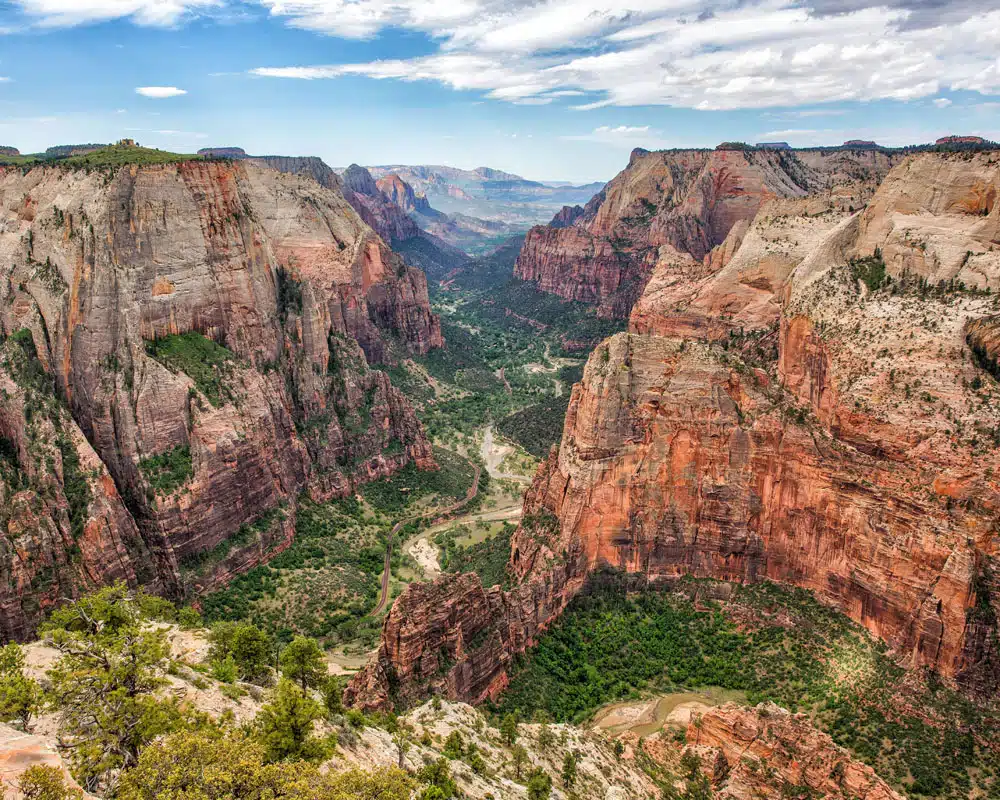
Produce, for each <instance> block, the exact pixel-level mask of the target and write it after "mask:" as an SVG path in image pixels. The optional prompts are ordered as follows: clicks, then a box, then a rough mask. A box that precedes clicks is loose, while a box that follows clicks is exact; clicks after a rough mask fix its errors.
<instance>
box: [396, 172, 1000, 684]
mask: <svg viewBox="0 0 1000 800" xmlns="http://www.w3.org/2000/svg"><path fill="white" fill-rule="evenodd" d="M998 186H1000V166H998V165H997V164H996V162H995V160H994V159H993V158H992V157H991V155H990V154H980V155H975V156H971V155H958V154H956V155H943V154H924V155H919V156H914V157H912V158H910V159H907V160H905V161H903V162H902V163H900V164H899V165H898V166H897V167H895V168H894V169H893V170H892V171H891V173H890V174H889V175H888V176H887V177H886V178H885V180H884V181H883V182H882V183H881V185H880V186H879V188H878V191H877V193H876V194H875V195H874V196H873V197H872V198H871V199H870V201H869V202H868V204H867V206H866V207H865V208H864V210H863V211H861V212H852V211H851V205H852V204H853V202H854V201H849V202H847V203H846V204H844V203H842V202H841V201H840V200H837V199H835V198H831V197H830V196H829V195H821V196H820V197H818V198H815V199H804V200H801V201H787V200H780V201H771V202H769V203H767V204H765V205H764V206H762V207H761V209H760V210H759V211H758V213H757V216H756V217H755V218H754V220H752V221H751V222H750V223H749V224H748V226H747V228H746V230H745V232H744V233H743V234H742V235H741V236H740V240H739V243H734V244H733V247H732V252H731V253H730V254H729V255H726V256H725V257H720V258H718V259H716V258H712V259H709V263H707V264H705V263H704V262H703V269H704V270H705V272H704V273H703V274H701V275H700V276H698V277H696V278H694V279H693V280H689V281H687V282H685V281H683V280H681V279H679V278H678V262H677V261H676V260H674V259H662V260H661V261H660V262H658V264H657V265H656V268H655V269H654V271H653V274H652V277H651V279H650V281H649V286H647V289H646V293H645V294H644V296H643V298H642V299H641V300H640V302H639V303H638V304H637V305H636V308H635V310H634V312H633V315H632V323H631V326H630V327H631V330H630V332H628V333H623V334H619V335H617V336H615V337H613V338H612V339H610V340H608V341H607V342H605V343H604V344H603V345H601V346H599V347H598V348H597V349H596V350H595V351H594V353H593V354H592V355H591V358H590V360H589V362H588V364H587V367H586V370H585V372H584V377H583V381H582V383H581V384H579V385H577V386H576V387H574V390H573V394H572V398H571V402H570V406H569V410H568V413H567V416H566V422H565V429H564V434H563V440H562V445H561V447H560V449H559V451H558V454H555V453H554V454H553V455H552V456H551V457H550V458H549V459H548V461H547V462H546V463H545V464H543V466H542V467H541V468H540V471H539V474H538V475H537V476H536V480H535V483H534V485H533V487H532V489H531V491H530V492H529V493H528V495H527V496H526V499H525V509H524V511H525V515H524V522H523V524H522V526H521V528H520V529H519V530H518V532H517V533H516V534H515V536H514V539H513V542H512V554H511V561H510V565H509V569H510V571H511V573H512V574H513V575H514V576H515V577H516V578H517V580H518V581H519V583H520V586H519V588H518V589H516V590H514V592H515V593H517V592H523V591H528V588H527V587H535V590H536V591H543V587H544V586H545V585H547V584H548V585H552V583H553V582H552V580H551V575H552V574H553V571H554V570H561V571H562V572H563V573H564V574H566V576H567V577H566V579H565V580H564V581H563V582H562V588H561V589H559V602H558V603H554V602H552V600H551V599H550V600H549V601H548V602H547V603H545V604H544V605H543V606H542V607H543V608H545V609H546V610H547V611H548V613H549V614H550V615H552V614H554V613H556V612H557V611H558V609H559V608H560V607H561V605H563V604H564V603H565V602H566V595H567V593H568V592H571V591H573V588H574V587H576V586H578V585H580V583H581V581H582V578H583V576H585V575H586V574H587V573H588V572H589V571H591V570H594V569H596V568H599V567H601V566H603V565H612V566H614V567H617V568H619V569H621V570H625V571H628V572H636V573H642V574H644V575H645V576H647V577H648V578H650V579H653V580H655V579H657V578H660V577H662V578H669V577H675V576H680V575H685V574H692V575H697V576H705V577H713V578H718V579H723V580H730V581H753V580H759V579H763V578H768V579H772V580H777V581H782V582H787V583H790V584H794V585H797V586H802V587H805V588H808V589H810V590H812V591H813V592H815V593H816V595H817V596H818V597H820V598H821V599H823V600H825V601H826V602H828V603H830V604H832V605H834V606H836V607H838V608H840V609H842V610H843V611H844V612H845V613H846V614H848V615H849V616H850V617H852V618H853V619H855V620H856V621H858V622H859V623H861V624H862V625H864V626H865V627H866V628H868V629H869V630H870V631H872V632H873V633H874V634H876V635H878V636H880V637H882V638H883V639H884V640H885V641H886V642H887V643H888V644H889V645H890V646H891V647H892V648H893V649H894V651H895V652H896V653H897V654H898V656H899V658H900V659H901V660H902V661H903V662H904V663H906V664H908V665H910V666H914V667H919V666H926V667H929V668H932V669H934V670H936V671H937V672H938V673H939V674H941V675H943V676H945V677H947V678H949V679H952V680H954V681H955V682H957V683H958V684H959V686H960V687H962V688H963V689H964V690H965V691H966V692H967V693H969V694H971V695H981V696H990V695H995V693H996V692H997V690H998V689H1000V655H998V652H997V650H998V647H997V622H996V620H997V614H996V609H997V605H998V593H1000V587H998V585H997V578H996V576H997V574H998V568H1000V565H998V564H997V549H998V539H997V534H996V524H995V520H996V516H997V510H998V505H1000V493H998V490H1000V485H998V483H997V474H998V468H1000V452H998V450H997V448H996V442H997V441H1000V405H998V404H997V402H996V401H997V399H1000V388H998V386H997V384H996V382H995V380H994V379H993V378H992V377H991V376H990V374H989V372H988V371H987V370H986V369H984V366H986V367H988V365H989V363H994V364H995V360H992V361H991V359H994V358H995V356H994V355H993V353H994V352H995V342H996V338H995V335H994V333H993V330H994V327H995V321H994V320H993V319H992V318H993V317H995V315H996V314H997V310H998V296H997V289H998V288H1000V251H998V250H996V248H995V244H994V243H995V242H996V241H1000V229H998V227H1000V208H998V207H997V204H996V202H995V198H996V193H997V187H998ZM570 230H571V229H570ZM987 290H988V291H987ZM977 343H978V344H977ZM970 344H972V345H974V346H977V347H978V348H979V349H980V350H982V352H983V353H985V354H986V355H985V358H986V359H987V360H986V361H984V360H983V357H980V356H977V355H976V354H975V353H974V352H973V351H972V349H971V348H970ZM404 599H405V598H404ZM395 614H396V611H395V609H394V610H393V612H392V614H391V615H390V620H389V621H388V622H387V624H386V630H387V632H389V631H391V630H392V629H393V628H392V626H393V625H394V624H399V625H401V626H402V627H403V628H404V629H406V631H407V632H406V635H407V636H408V637H412V638H417V637H419V636H420V635H421V630H420V626H421V622H420V620H421V615H420V614H419V613H415V612H411V613H410V614H409V620H410V621H409V622H407V620H406V619H399V620H394V617H395ZM498 624H499V625H500V626H501V627H502V626H503V625H504V624H505V623H504V622H502V621H501V622H500V623H498ZM540 624H541V625H544V624H545V623H544V621H541V620H540ZM407 626H409V627H408V628H407ZM512 641H513V639H512ZM382 652H383V654H384V655H385V657H386V663H388V664H390V665H394V668H395V669H397V672H398V669H399V664H397V663H396V662H395V661H394V660H393V659H394V658H395V657H396V656H397V654H396V653H394V652H393V651H392V650H391V649H390V648H388V647H387V643H386V640H384V641H383V651H382ZM509 655H510V654H509V653H508V652H506V651H505V652H504V653H502V654H500V655H499V656H498V657H497V658H496V659H494V660H493V661H491V662H490V663H489V664H488V665H486V666H485V667H483V668H484V669H486V670H487V673H489V679H488V680H489V681H490V682H498V681H501V682H502V680H503V678H502V677H500V675H501V673H503V672H504V669H505V663H506V659H508V658H509ZM468 663H469V662H465V663H464V664H463V663H459V664H456V665H454V666H452V667H451V672H452V673H456V672H457V671H459V670H461V669H464V668H466V666H467V665H468ZM476 668H477V669H479V666H478V665H477V667H476ZM386 671H387V672H388V671H389V670H388V667H386ZM403 674H405V672H404V673H403ZM485 682H487V679H486V678H485V677H479V678H478V679H471V678H470V679H469V680H468V682H467V683H468V685H472V686H481V685H483V684H484V683H485ZM449 685H451V684H449ZM470 697H471V695H470Z"/></svg>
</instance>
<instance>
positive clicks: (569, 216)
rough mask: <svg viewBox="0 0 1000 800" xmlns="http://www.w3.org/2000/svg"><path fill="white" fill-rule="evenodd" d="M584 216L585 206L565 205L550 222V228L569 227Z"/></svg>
mask: <svg viewBox="0 0 1000 800" xmlns="http://www.w3.org/2000/svg"><path fill="white" fill-rule="evenodd" d="M582 216H583V206H563V207H562V209H560V211H559V213H558V214H556V215H555V216H554V217H553V218H552V222H550V223H549V227H550V228H568V227H569V226H570V225H572V224H573V223H574V222H576V221H577V220H578V219H580V217H582Z"/></svg>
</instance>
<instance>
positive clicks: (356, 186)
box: [340, 164, 420, 243]
mask: <svg viewBox="0 0 1000 800" xmlns="http://www.w3.org/2000/svg"><path fill="white" fill-rule="evenodd" d="M340 177H341V180H342V181H343V183H344V187H345V190H346V191H345V197H347V200H348V202H349V203H350V204H351V205H352V206H354V208H355V210H356V211H357V212H358V213H359V214H360V215H361V218H362V219H364V220H365V222H367V223H368V224H369V225H371V227H372V228H373V229H374V230H375V231H376V232H377V233H378V235H379V236H381V237H382V238H383V239H385V240H386V241H387V242H393V243H396V242H405V241H408V240H410V239H415V238H417V237H419V236H420V228H419V227H417V223H416V222H414V221H413V220H412V219H410V217H409V216H408V215H407V213H406V211H405V210H404V209H403V208H401V207H400V206H398V205H396V204H395V203H394V202H393V201H392V200H391V199H390V198H388V197H387V196H386V195H385V194H383V193H382V190H381V189H379V187H378V184H376V182H375V179H374V178H373V177H372V176H371V173H370V172H368V170H366V169H365V168H364V167H359V166H358V165H357V164H351V166H350V167H348V168H347V169H346V170H345V171H344V173H343V174H342V175H341V176H340ZM411 191H412V190H411Z"/></svg>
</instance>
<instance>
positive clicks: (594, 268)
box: [515, 147, 898, 317]
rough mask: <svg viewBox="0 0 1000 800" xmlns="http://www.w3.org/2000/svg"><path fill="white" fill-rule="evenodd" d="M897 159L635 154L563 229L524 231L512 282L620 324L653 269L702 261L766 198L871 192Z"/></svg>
mask: <svg viewBox="0 0 1000 800" xmlns="http://www.w3.org/2000/svg"><path fill="white" fill-rule="evenodd" d="M894 159H898V156H892V155H887V154H883V153H881V152H872V153H863V152H852V151H835V150H805V151H803V150H800V151H793V152H788V151H782V150H773V149H767V150H756V151H755V150H753V149H752V148H750V149H747V148H745V147H741V148H738V149H717V150H678V151H666V152H655V153H653V152H649V151H646V150H636V151H634V152H633V154H632V158H631V160H630V162H629V166H628V167H627V168H626V169H625V170H624V171H622V172H621V173H620V174H619V175H618V176H617V177H616V178H615V179H614V180H613V181H611V183H609V184H608V185H607V186H606V187H605V188H604V189H603V190H602V191H601V192H600V193H599V194H598V195H596V196H595V197H594V198H593V200H591V202H590V203H588V204H587V207H586V209H585V210H584V211H583V213H582V214H579V215H576V214H574V215H573V216H574V217H575V218H574V219H573V220H572V221H570V219H569V217H568V216H566V215H563V214H561V215H560V216H558V217H557V218H556V220H554V221H553V224H550V225H548V226H546V227H537V228H533V229H532V230H531V231H530V232H529V233H528V236H527V239H526V240H525V243H524V248H523V249H522V251H521V255H520V256H519V258H518V261H517V267H516V271H515V275H516V276H517V277H519V278H521V279H522V280H526V281H533V282H535V283H536V284H537V286H538V288H539V289H540V290H542V291H545V292H551V293H553V294H557V295H559V296H561V297H565V298H567V299H569V300H578V301H581V302H585V303H593V304H595V305H597V306H598V307H599V313H601V314H602V315H604V316H615V317H627V316H628V314H629V312H630V310H631V309H632V306H633V305H634V303H635V301H636V300H637V299H638V298H639V297H640V296H641V295H642V292H643V289H644V287H645V285H646V283H647V281H648V280H649V278H650V275H651V274H652V272H653V269H654V267H655V266H656V265H657V263H659V262H661V261H664V260H671V261H675V262H678V261H683V262H691V263H695V264H696V263H701V262H704V261H705V260H706V259H709V261H710V262H711V258H710V254H711V253H712V251H713V249H715V248H717V247H719V246H720V245H723V243H725V242H726V240H727V237H729V236H730V234H731V233H732V232H733V230H734V229H735V228H736V227H737V226H739V225H746V224H748V223H749V222H750V221H751V220H753V219H754V217H755V216H756V215H757V212H758V211H759V210H760V208H761V206H762V205H764V204H765V203H766V202H768V201H769V200H772V199H776V198H788V199H794V198H805V197H810V196H812V197H822V196H829V197H836V196H840V195H843V194H845V193H849V194H851V195H853V196H856V197H861V196H865V195H869V196H870V194H871V192H872V191H874V188H875V186H876V185H877V183H878V181H879V180H880V179H881V178H882V177H883V176H884V175H885V174H886V172H888V170H889V168H890V166H891V164H892V163H893V160H894Z"/></svg>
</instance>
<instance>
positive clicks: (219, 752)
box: [117, 731, 289, 800]
mask: <svg viewBox="0 0 1000 800" xmlns="http://www.w3.org/2000/svg"><path fill="white" fill-rule="evenodd" d="M264 758H265V756H264V748H263V746H262V745H261V744H260V743H259V742H256V741H253V740H252V739H248V738H246V737H245V736H243V735H241V734H238V733H230V734H228V735H225V736H220V735H218V734H217V733H216V732H213V731H198V732H192V731H184V732H180V733H174V734H171V735H170V736H167V737H165V738H164V739H161V740H159V741H157V742H155V743H154V744H152V745H150V746H149V747H147V748H146V749H145V750H144V751H143V752H142V755H141V756H140V757H139V764H138V766H136V767H135V769H132V770H129V771H128V772H126V773H125V775H123V776H122V781H121V787H120V789H119V791H118V795H117V800H223V798H225V800H258V798H260V800H263V798H268V797H275V796H281V795H282V793H284V792H285V791H286V790H287V788H288V783H289V779H288V778H289V776H287V775H285V774H283V772H282V770H281V769H280V767H279V766H276V765H266V764H265V763H264Z"/></svg>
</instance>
